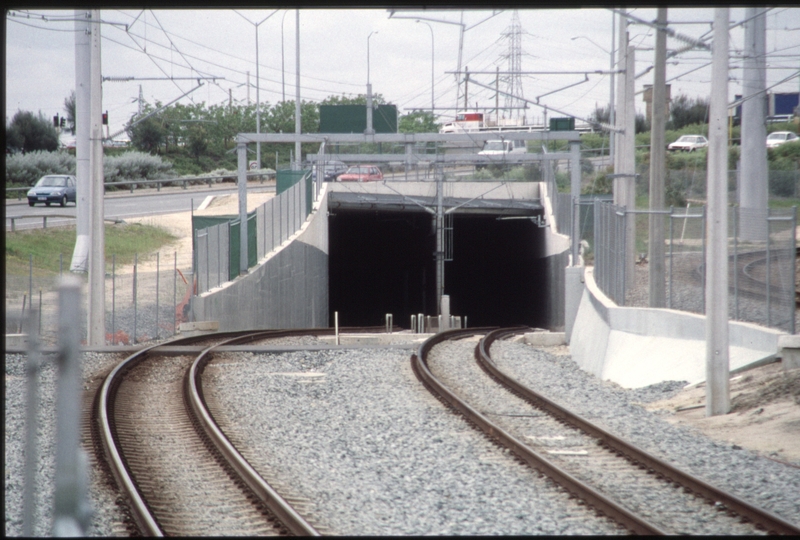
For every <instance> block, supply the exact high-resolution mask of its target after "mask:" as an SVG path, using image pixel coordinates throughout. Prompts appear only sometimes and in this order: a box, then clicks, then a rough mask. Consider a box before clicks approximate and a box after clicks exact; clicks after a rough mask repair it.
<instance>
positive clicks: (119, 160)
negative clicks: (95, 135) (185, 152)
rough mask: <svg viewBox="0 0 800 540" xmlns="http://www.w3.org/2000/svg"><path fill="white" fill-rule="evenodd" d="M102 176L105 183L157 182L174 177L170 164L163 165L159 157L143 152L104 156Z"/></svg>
mask: <svg viewBox="0 0 800 540" xmlns="http://www.w3.org/2000/svg"><path fill="white" fill-rule="evenodd" d="M103 175H104V176H105V181H106V182H123V181H129V180H157V179H161V178H174V177H175V176H176V175H175V173H174V172H173V170H172V164H171V163H165V162H164V161H162V159H161V158H160V157H159V156H153V155H151V154H147V153H144V152H125V153H124V154H122V155H119V156H106V158H105V159H104V160H103Z"/></svg>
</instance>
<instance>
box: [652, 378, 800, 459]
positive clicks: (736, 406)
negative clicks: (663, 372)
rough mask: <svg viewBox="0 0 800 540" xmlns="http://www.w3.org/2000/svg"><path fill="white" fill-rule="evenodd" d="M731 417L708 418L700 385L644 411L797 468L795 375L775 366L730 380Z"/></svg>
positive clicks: (798, 388)
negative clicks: (663, 416) (660, 414)
mask: <svg viewBox="0 0 800 540" xmlns="http://www.w3.org/2000/svg"><path fill="white" fill-rule="evenodd" d="M730 395H731V412H730V413H728V414H725V415H719V416H711V417H707V416H706V413H705V399H706V387H705V383H700V384H699V385H697V386H693V387H689V388H686V389H684V390H683V391H682V392H681V393H679V394H678V395H676V396H674V397H672V398H670V399H667V400H664V401H657V402H654V403H649V404H647V405H645V407H646V408H647V409H648V410H662V411H667V412H668V413H669V414H668V415H667V416H665V418H666V420H667V421H668V422H669V423H671V424H674V425H680V426H685V427H688V428H691V429H695V430H697V431H700V432H702V433H704V434H706V435H707V436H708V437H710V438H712V439H715V440H718V441H724V442H727V443H730V444H735V445H738V446H741V447H743V448H747V449H748V450H752V451H754V452H756V453H758V454H760V455H762V456H766V457H768V458H771V459H775V460H777V461H782V462H786V463H789V464H792V465H793V466H795V467H798V468H800V369H795V370H791V371H784V370H783V368H782V366H781V363H780V362H775V363H772V364H769V365H766V366H762V367H758V368H755V369H752V370H749V371H745V372H742V373H739V374H738V375H735V376H733V377H732V378H731V380H730Z"/></svg>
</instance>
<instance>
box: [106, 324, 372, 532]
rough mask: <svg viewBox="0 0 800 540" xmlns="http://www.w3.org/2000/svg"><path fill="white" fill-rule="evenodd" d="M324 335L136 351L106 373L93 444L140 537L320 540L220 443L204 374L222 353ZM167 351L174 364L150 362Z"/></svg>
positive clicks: (250, 336)
mask: <svg viewBox="0 0 800 540" xmlns="http://www.w3.org/2000/svg"><path fill="white" fill-rule="evenodd" d="M355 330H359V331H364V329H355ZM370 330H372V331H377V330H378V329H374V328H373V329H370ZM380 330H383V328H381V329H380ZM326 334H333V330H332V329H311V330H285V331H261V332H252V331H250V332H229V333H218V334H212V335H206V336H196V337H190V338H183V339H178V340H174V341H170V342H168V343H164V344H161V345H157V346H153V347H149V348H146V349H143V350H142V351H140V352H138V353H136V354H134V355H132V356H130V357H129V358H127V359H126V360H125V361H123V362H122V363H120V364H119V365H118V366H117V367H116V368H114V370H113V371H111V372H110V373H109V375H108V376H107V377H106V379H105V381H104V382H103V384H102V386H101V387H100V388H99V390H98V393H97V397H96V398H95V403H96V406H95V407H94V408H93V415H94V419H93V424H96V425H97V426H98V429H97V430H95V431H96V433H97V436H98V437H99V440H95V444H96V445H99V446H102V453H103V454H104V456H105V461H106V462H107V464H108V466H109V468H110V469H111V472H112V474H113V476H114V479H115V481H116V484H117V486H119V487H120V488H121V490H122V492H123V496H124V499H125V501H126V504H127V508H128V511H129V513H130V515H131V519H132V521H133V522H134V523H135V528H136V529H138V532H139V533H140V534H143V535H148V536H164V535H197V534H202V535H208V534H219V535H231V534H235V535H256V534H257V535H265V534H281V535H283V534H295V535H303V536H318V535H319V534H320V533H319V532H318V530H317V529H316V528H315V527H313V526H312V525H311V524H309V523H308V521H307V520H306V519H305V518H304V517H303V516H302V515H301V513H300V512H298V511H297V510H295V508H293V507H292V505H291V504H290V503H289V502H287V499H288V497H283V496H281V495H280V494H279V493H278V492H277V491H276V490H275V489H273V487H272V486H270V485H269V484H268V483H267V482H266V481H265V480H264V479H263V478H262V477H261V475H259V473H258V472H256V471H255V470H254V469H253V467H252V466H250V464H249V463H248V462H247V460H245V459H244V458H243V457H242V456H241V454H240V453H239V451H238V450H237V449H236V448H235V447H234V445H233V444H232V443H231V442H230V440H229V439H228V438H227V437H226V436H225V434H224V433H223V431H222V429H220V427H219V426H218V425H217V423H216V422H215V420H214V418H213V415H212V414H211V413H210V412H209V409H208V407H207V406H206V404H205V402H204V398H203V386H202V373H203V370H204V368H205V366H206V365H207V363H208V362H209V360H210V359H211V357H212V353H213V350H214V349H215V348H217V347H219V346H222V345H231V344H243V343H249V342H253V341H257V340H264V339H270V338H279V337H285V336H297V335H317V336H318V335H326ZM187 345H193V348H192V350H195V351H196V350H197V348H198V345H200V346H201V347H202V346H205V348H204V349H203V350H202V351H201V352H200V354H199V355H198V356H192V355H191V354H189V352H188V351H187V352H185V353H182V352H181V351H180V349H178V350H177V352H176V351H175V349H176V348H177V347H180V346H187ZM206 345H207V346H206ZM170 347H172V348H173V352H172V354H173V355H174V356H164V355H159V354H156V353H158V352H159V351H157V349H158V348H167V349H168V348H170Z"/></svg>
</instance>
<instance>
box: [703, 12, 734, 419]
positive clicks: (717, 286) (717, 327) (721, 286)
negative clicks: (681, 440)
mask: <svg viewBox="0 0 800 540" xmlns="http://www.w3.org/2000/svg"><path fill="white" fill-rule="evenodd" d="M728 19H729V8H714V43H713V46H712V52H711V100H710V105H709V125H708V137H709V145H708V180H707V189H708V220H707V221H706V235H707V236H708V252H707V255H706V257H707V259H706V416H716V415H720V414H727V413H728V412H729V411H730V408H731V406H730V386H729V380H728V379H729V376H730V375H729V369H730V367H729V347H728V243H727V241H728V125H727V120H728Z"/></svg>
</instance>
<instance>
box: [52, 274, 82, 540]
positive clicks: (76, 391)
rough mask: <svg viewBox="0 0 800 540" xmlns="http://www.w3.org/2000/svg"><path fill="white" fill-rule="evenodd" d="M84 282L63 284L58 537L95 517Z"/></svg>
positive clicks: (65, 281)
mask: <svg viewBox="0 0 800 540" xmlns="http://www.w3.org/2000/svg"><path fill="white" fill-rule="evenodd" d="M80 307H81V282H80V280H79V279H78V278H75V277H73V276H68V277H66V278H64V279H62V280H61V285H60V286H59V306H58V308H59V332H58V334H59V353H58V371H59V374H58V396H57V398H56V399H57V402H56V417H57V418H56V429H57V439H56V440H57V443H56V444H57V446H56V478H55V496H54V508H53V530H52V532H53V535H54V536H83V535H84V534H85V531H86V530H87V528H88V525H89V523H90V518H91V509H90V506H89V502H88V501H87V498H86V491H87V482H86V478H87V466H88V462H87V461H88V460H87V458H86V455H85V453H84V451H83V449H82V448H81V446H80V424H81V392H82V388H81V387H82V381H81V365H80V351H79V350H78V346H79V343H80V332H81V330H80V325H81V314H80Z"/></svg>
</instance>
